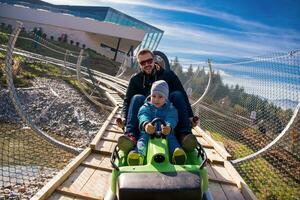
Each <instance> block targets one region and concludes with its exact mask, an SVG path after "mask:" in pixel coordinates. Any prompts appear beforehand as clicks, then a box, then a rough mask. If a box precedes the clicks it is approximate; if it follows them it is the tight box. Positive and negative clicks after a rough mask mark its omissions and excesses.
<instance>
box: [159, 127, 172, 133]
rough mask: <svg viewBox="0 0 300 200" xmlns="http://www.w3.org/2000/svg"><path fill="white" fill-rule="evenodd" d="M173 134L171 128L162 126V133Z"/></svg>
mask: <svg viewBox="0 0 300 200" xmlns="http://www.w3.org/2000/svg"><path fill="white" fill-rule="evenodd" d="M170 132H171V127H170V126H164V125H161V133H162V134H164V135H168V134H169V133H170Z"/></svg>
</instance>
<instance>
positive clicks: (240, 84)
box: [171, 51, 300, 199]
mask: <svg viewBox="0 0 300 200" xmlns="http://www.w3.org/2000/svg"><path fill="white" fill-rule="evenodd" d="M210 64H211V66H212V69H213V70H212V72H211V80H210V81H211V82H210V84H209V79H210V78H209V77H210V75H209V65H210ZM171 67H172V68H173V70H174V71H175V73H176V74H177V75H178V77H179V78H180V79H181V81H182V83H184V86H185V89H186V92H187V94H188V95H189V97H190V101H191V103H193V102H196V101H197V99H198V98H200V96H201V94H203V93H204V91H205V89H206V88H207V87H208V84H209V88H208V92H207V94H206V95H205V96H204V98H203V99H202V100H201V101H199V102H198V103H196V104H194V105H193V110H194V113H195V114H196V115H198V116H199V117H200V122H199V126H200V127H201V128H202V129H203V130H205V131H207V132H208V133H209V134H210V135H211V136H212V137H213V139H215V140H216V141H219V142H222V144H223V145H224V147H225V148H226V150H227V151H228V152H229V153H230V154H231V155H232V156H233V161H232V163H233V164H234V166H235V167H236V169H237V170H238V172H239V173H240V174H241V176H242V177H243V178H244V180H245V181H246V183H247V184H248V185H249V186H250V188H251V189H252V190H253V191H254V192H255V194H256V196H257V198H258V199H299V198H300V192H299V191H300V184H299V183H300V179H299V177H300V154H299V152H300V151H299V145H300V134H299V133H300V114H299V102H300V52H299V51H291V52H287V53H276V54H272V55H267V56H260V57H254V58H250V59H244V60H242V61H238V62H235V63H222V64H221V63H214V62H212V63H210V62H208V63H207V64H198V65H196V66H195V65H188V64H186V63H180V62H179V61H178V60H174V61H173V63H172V66H171Z"/></svg>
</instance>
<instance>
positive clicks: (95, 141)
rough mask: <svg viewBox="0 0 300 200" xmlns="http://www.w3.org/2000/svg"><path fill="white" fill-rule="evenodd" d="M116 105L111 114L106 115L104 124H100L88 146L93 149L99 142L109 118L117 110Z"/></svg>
mask: <svg viewBox="0 0 300 200" xmlns="http://www.w3.org/2000/svg"><path fill="white" fill-rule="evenodd" d="M118 108H119V107H118V106H116V107H115V109H114V110H113V111H112V112H111V114H110V115H109V116H108V118H107V119H106V121H105V122H104V124H103V125H102V127H101V129H100V130H99V132H98V133H97V135H96V136H95V138H94V139H93V141H92V142H91V144H90V147H91V148H92V149H95V148H96V146H97V144H98V143H99V141H100V139H101V137H102V135H103V133H104V132H105V130H106V128H107V126H108V124H109V123H110V121H111V119H112V118H113V116H114V115H115V113H116V112H117V110H118Z"/></svg>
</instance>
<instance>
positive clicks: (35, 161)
mask: <svg viewBox="0 0 300 200" xmlns="http://www.w3.org/2000/svg"><path fill="white" fill-rule="evenodd" d="M3 133H5V134H3ZM0 143H1V146H0V151H1V152H2V153H1V154H0V161H1V163H0V166H11V167H12V168H13V167H14V166H15V165H22V166H31V165H32V166H45V167H49V168H56V169H62V168H63V167H64V166H65V165H66V164H67V163H68V162H69V160H70V159H71V158H73V157H74V155H72V154H70V153H67V152H65V151H63V150H61V149H58V148H57V147H56V146H54V145H52V144H50V143H48V142H46V141H45V140H44V139H42V138H40V137H38V136H37V135H36V134H35V133H34V132H33V131H32V130H30V129H29V130H28V129H27V130H24V129H21V125H19V124H7V123H5V124H3V123H2V124H0Z"/></svg>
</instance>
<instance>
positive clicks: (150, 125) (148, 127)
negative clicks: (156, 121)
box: [145, 123, 155, 135]
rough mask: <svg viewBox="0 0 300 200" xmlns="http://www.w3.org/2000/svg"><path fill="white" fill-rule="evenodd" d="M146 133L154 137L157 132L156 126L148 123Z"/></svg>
mask: <svg viewBox="0 0 300 200" xmlns="http://www.w3.org/2000/svg"><path fill="white" fill-rule="evenodd" d="M145 131H146V133H148V134H150V135H152V134H153V133H154V132H155V126H153V125H152V124H151V123H147V124H146V125H145Z"/></svg>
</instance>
